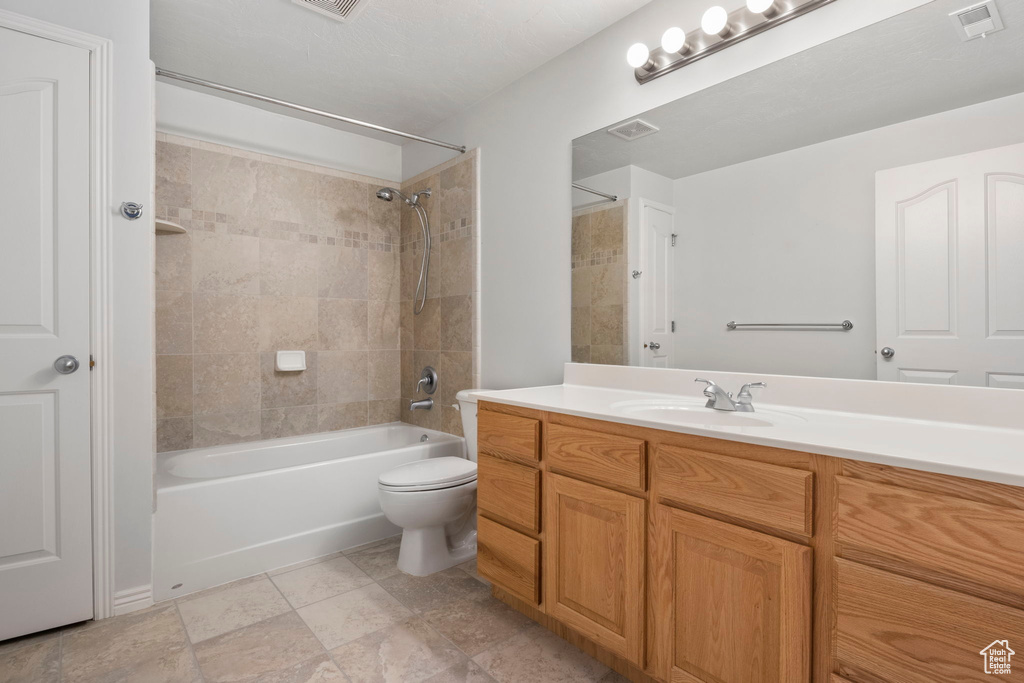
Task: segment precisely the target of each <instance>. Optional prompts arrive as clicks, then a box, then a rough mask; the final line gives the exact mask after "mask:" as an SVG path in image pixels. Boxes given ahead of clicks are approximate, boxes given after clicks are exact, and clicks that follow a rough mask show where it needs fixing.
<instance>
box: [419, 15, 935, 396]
mask: <svg viewBox="0 0 1024 683" xmlns="http://www.w3.org/2000/svg"><path fill="white" fill-rule="evenodd" d="M926 1H927V0H855V1H854V2H837V3H834V4H831V5H828V6H826V7H823V8H822V9H819V10H817V11H815V12H813V13H812V14H809V15H807V16H806V17H803V18H801V19H800V20H798V21H794V22H790V23H788V24H785V25H783V26H780V27H778V28H776V29H773V30H772V31H768V32H767V33H764V34H762V35H760V36H758V37H756V38H754V39H751V40H748V41H745V42H743V43H740V44H738V45H736V46H734V47H731V48H729V49H728V50H725V51H723V52H721V53H719V54H717V55H715V56H713V57H709V58H707V59H704V60H701V61H699V62H697V63H695V64H692V65H690V66H688V67H686V68H685V69H682V70H680V71H678V72H676V73H674V74H671V75H669V76H666V77H664V78H660V79H658V80H656V81H654V82H652V83H650V84H648V85H644V86H640V85H638V84H637V83H636V81H635V80H634V78H633V75H632V73H631V69H630V68H629V67H628V65H627V64H626V62H625V57H624V55H625V53H626V49H627V48H628V47H629V45H630V44H632V43H634V42H636V41H638V40H643V41H646V42H647V43H648V44H650V45H654V44H655V43H656V41H657V40H658V38H659V36H660V35H661V33H662V32H663V31H664V30H665V28H667V27H668V26H670V25H673V24H678V25H680V26H684V27H687V28H689V27H695V26H699V25H700V16H701V14H702V13H703V11H704V9H706V7H707V1H706V0H654V2H651V3H650V4H649V5H647V6H645V7H644V8H642V9H641V10H639V11H637V12H634V13H633V14H631V15H630V16H628V17H626V18H625V19H623V20H622V21H620V22H618V23H616V24H614V25H613V26H611V27H609V28H608V29H606V30H605V31H602V32H601V33H599V34H597V35H596V36H594V37H592V38H590V39H589V40H587V41H585V42H583V43H581V44H580V45H578V46H577V47H575V48H573V49H572V50H569V51H568V52H566V53H564V54H563V55H561V56H559V57H557V58H556V59H554V60H552V61H550V62H548V63H547V64H545V65H544V66H542V67H540V68H539V69H536V70H535V71H533V72H531V73H530V74H528V75H527V76H525V77H523V78H522V79H520V80H519V81H517V82H515V83H513V84H511V85H509V86H507V87H505V88H503V89H502V90H501V91H499V92H498V93H496V94H494V95H492V96H491V97H488V98H487V99H485V100H483V101H482V102H480V103H479V104H477V105H475V106H474V107H472V108H470V109H469V110H467V111H466V112H465V113H463V114H461V115H460V116H457V117H455V118H453V119H451V120H449V121H446V122H445V123H443V124H441V125H440V126H437V127H436V128H435V129H434V130H432V131H430V132H429V135H430V136H432V137H436V138H441V139H445V140H452V141H456V142H459V143H461V144H465V145H467V146H468V147H470V148H472V147H480V148H481V150H482V151H483V154H484V157H483V158H484V161H483V163H482V164H481V188H480V192H481V211H482V218H481V226H480V234H481V248H480V251H481V297H482V301H481V306H482V315H481V335H482V358H481V371H482V375H481V381H482V384H483V385H484V386H485V387H487V388H504V387H514V386H527V385H536V384H550V383H557V382H560V381H561V377H562V363H563V362H565V361H567V360H569V357H570V334H569V308H570V269H569V266H568V264H569V254H570V240H569V231H568V230H566V229H565V226H566V225H567V223H568V221H569V216H570V213H571V209H572V195H571V191H570V190H571V187H570V183H571V179H572V174H571V163H572V162H571V141H572V140H573V139H574V138H576V137H579V136H581V135H584V134H586V133H589V132H590V131H592V130H595V129H597V128H599V127H602V126H608V125H610V124H611V123H614V122H617V121H620V120H622V119H625V118H628V117H630V116H634V115H636V114H638V113H640V112H643V111H646V110H647V109H651V108H653V107H656V106H659V105H662V104H665V103H666V102H670V101H672V100H675V99H677V98H679V97H683V96H685V95H688V94H690V93H693V92H696V91H698V90H701V89H703V88H707V87H709V86H711V85H714V84H716V83H720V82H722V81H725V80H728V79H729V78H732V77H734V76H737V75H739V74H742V73H745V72H747V71H750V70H752V69H756V68H757V67H760V66H763V65H765V64H767V63H770V62H772V61H776V60H778V59H781V58H783V57H786V56H788V55H792V54H794V53H796V52H800V51H802V50H805V49H807V48H809V47H812V46H814V45H817V44H820V43H823V42H826V41H828V40H831V39H832V38H835V37H837V36H840V35H843V34H845V33H849V32H851V31H854V30H856V29H858V28H861V27H863V26H866V25H869V24H872V23H875V22H877V21H880V20H882V19H885V18H887V17H890V16H892V15H894V14H898V13H900V12H903V11H905V10H907V9H910V8H913V7H917V6H919V5H922V4H924V3H925V2H926ZM451 156H452V154H449V153H448V152H446V151H443V150H442V149H441V148H437V147H430V146H427V145H420V144H410V145H406V146H405V151H404V154H403V169H404V171H403V172H404V177H406V178H408V177H411V176H413V175H416V174H417V173H419V172H421V171H423V170H425V169H427V168H430V167H431V166H434V165H436V164H438V163H440V162H442V161H444V160H446V159H448V158H450V157H451ZM524 274H528V277H524Z"/></svg>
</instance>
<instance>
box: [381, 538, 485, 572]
mask: <svg viewBox="0 0 1024 683" xmlns="http://www.w3.org/2000/svg"><path fill="white" fill-rule="evenodd" d="M475 556H476V531H473V532H472V534H470V535H468V536H467V537H466V538H465V539H463V540H462V541H461V542H459V543H457V544H456V545H455V546H454V547H451V546H449V545H448V536H447V534H446V533H445V528H444V526H435V527H425V528H422V529H406V530H405V531H403V532H402V546H401V548H400V549H399V551H398V568H399V569H400V570H401V571H403V572H405V573H406V574H412V575H413V576H428V575H430V574H433V573H435V572H439V571H443V570H445V569H448V568H449V567H454V566H455V565H457V564H462V563H463V562H468V561H469V560H471V559H473V558H474V557H475Z"/></svg>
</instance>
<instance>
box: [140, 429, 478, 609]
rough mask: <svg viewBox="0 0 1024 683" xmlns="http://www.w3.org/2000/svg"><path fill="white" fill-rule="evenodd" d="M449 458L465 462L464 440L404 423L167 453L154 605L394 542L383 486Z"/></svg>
mask: <svg viewBox="0 0 1024 683" xmlns="http://www.w3.org/2000/svg"><path fill="white" fill-rule="evenodd" d="M443 456H459V457H465V440H464V439H462V438H460V437H456V436H451V435H450V434H443V433H441V432H435V431H432V430H429V429H421V428H418V427H414V426H412V425H406V424H401V423H392V424H388V425H380V426H376V427H363V428H360V429H350V430H345V431H340V432H327V433H323V434H312V435H309V436H302V437H290V438H284V439H273V440H269V441H256V442H252V443H245V444H235V445H231V446H217V447H214V448H199V449H194V450H188V451H176V452H171V453H161V454H160V455H158V456H157V472H156V513H155V514H154V516H153V597H154V599H155V600H157V601H160V600H167V599H170V598H175V597H179V596H181V595H185V594H187V593H192V592H194V591H198V590H202V589H204V588H210V587H212V586H217V585H220V584H222V583H226V582H228V581H233V580H235V579H241V578H244V577H246V576H252V575H253V574H259V573H260V572H265V571H268V570H271V569H276V568H278V567H283V566H285V565H288V564H292V563H295V562H301V561H303V560H307V559H311V558H314V557H320V556H322V555H327V554H330V553H333V552H336V551H338V550H343V549H345V548H351V547H353V546H357V545H361V544H363V543H368V542H370V541H375V540H378V539H381V538H386V537H388V536H392V535H394V534H398V533H400V532H401V529H399V528H398V527H396V526H394V525H393V524H391V522H389V521H388V520H387V519H385V518H384V515H383V514H382V513H381V510H380V504H379V503H378V501H377V478H378V477H379V476H380V475H381V474H382V473H383V472H385V471H387V470H389V469H391V468H392V467H396V466H398V465H402V464H404V463H407V462H412V461H414V460H422V459H425V458H437V457H443Z"/></svg>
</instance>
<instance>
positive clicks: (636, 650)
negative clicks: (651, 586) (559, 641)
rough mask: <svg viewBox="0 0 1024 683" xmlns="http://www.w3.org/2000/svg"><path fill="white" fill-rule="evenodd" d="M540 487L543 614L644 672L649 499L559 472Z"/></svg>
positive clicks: (546, 477)
mask: <svg viewBox="0 0 1024 683" xmlns="http://www.w3.org/2000/svg"><path fill="white" fill-rule="evenodd" d="M544 487H545V493H544V500H545V510H544V514H545V518H544V529H545V534H546V538H545V542H546V545H547V547H546V548H545V551H544V570H545V571H544V577H545V578H544V602H545V609H546V611H547V613H548V614H549V615H551V616H552V617H554V618H556V619H558V620H560V621H562V622H563V623H565V624H566V625H567V626H569V627H570V628H572V629H574V630H576V631H578V632H579V633H581V634H583V635H584V636H586V637H587V638H589V639H590V640H592V641H594V642H595V643H597V644H598V645H602V646H603V647H605V648H607V649H608V650H611V651H612V652H615V653H616V654H618V655H620V656H622V657H625V658H626V659H628V660H630V661H631V662H633V663H634V664H636V665H637V666H640V667H642V666H643V652H644V637H643V631H644V555H645V552H644V550H645V544H644V534H645V514H644V513H645V508H646V505H647V501H645V500H644V499H642V498H637V497H636V496H630V495H627V494H625V493H619V492H618V491H610V490H608V489H606V488H603V487H600V486H594V485H593V484H587V483H584V482H581V481H576V480H575V479H569V478H568V477H562V476H559V475H557V474H546V475H545V481H544Z"/></svg>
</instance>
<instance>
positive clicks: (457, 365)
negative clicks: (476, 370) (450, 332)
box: [434, 351, 473, 406]
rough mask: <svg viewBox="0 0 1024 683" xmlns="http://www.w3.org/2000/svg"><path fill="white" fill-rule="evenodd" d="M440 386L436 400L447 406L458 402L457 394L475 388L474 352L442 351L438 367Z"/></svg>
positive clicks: (435, 396)
mask: <svg viewBox="0 0 1024 683" xmlns="http://www.w3.org/2000/svg"><path fill="white" fill-rule="evenodd" d="M437 374H438V388H437V393H436V394H435V395H434V400H435V401H436V402H437V403H439V404H441V405H445V406H451V405H453V404H454V403H456V402H457V399H456V398H455V394H456V393H458V392H459V391H462V390H463V389H472V388H473V354H472V353H469V352H465V351H442V352H441V363H440V366H439V367H438V368H437Z"/></svg>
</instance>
